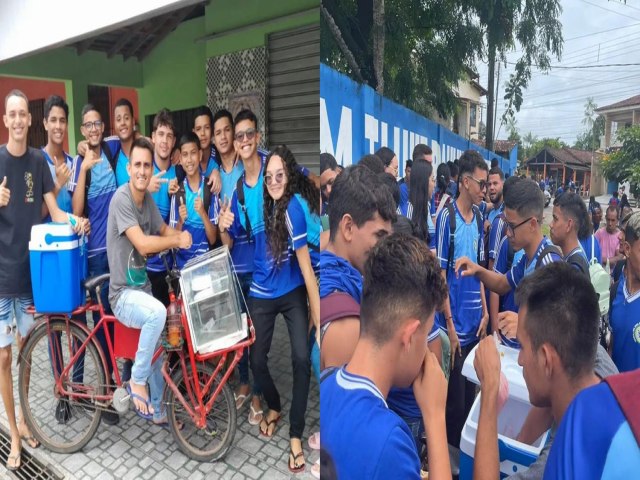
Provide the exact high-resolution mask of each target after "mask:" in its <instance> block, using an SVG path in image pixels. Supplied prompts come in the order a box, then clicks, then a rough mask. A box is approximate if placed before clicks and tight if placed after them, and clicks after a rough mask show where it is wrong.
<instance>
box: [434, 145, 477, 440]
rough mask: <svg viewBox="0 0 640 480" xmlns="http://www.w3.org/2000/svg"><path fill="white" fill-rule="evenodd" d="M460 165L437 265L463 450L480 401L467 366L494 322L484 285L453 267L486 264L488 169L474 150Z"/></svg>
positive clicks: (451, 423) (453, 428)
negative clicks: (460, 261)
mask: <svg viewBox="0 0 640 480" xmlns="http://www.w3.org/2000/svg"><path fill="white" fill-rule="evenodd" d="M459 166H460V173H459V178H460V190H459V195H458V198H457V200H456V201H455V202H453V203H452V204H451V205H450V206H447V207H446V208H443V209H442V210H441V211H440V214H439V215H438V218H437V220H436V248H437V253H438V260H439V262H440V267H441V268H442V276H443V278H445V279H446V282H447V285H448V287H449V298H448V300H449V301H448V302H445V305H444V317H445V319H446V324H445V322H444V321H443V320H442V317H441V316H439V325H438V326H439V327H440V328H441V329H442V330H445V331H446V332H447V334H448V336H449V339H450V341H451V354H452V356H453V357H454V358H453V359H452V366H453V367H452V370H451V375H450V377H449V393H448V399H447V438H448V439H449V443H450V444H451V445H452V446H454V447H458V446H459V445H460V433H461V432H462V427H463V426H464V420H465V419H466V418H467V415H468V414H469V411H470V410H471V406H472V405H473V400H474V398H475V385H474V384H473V383H471V382H469V381H468V380H466V379H465V377H464V376H463V375H462V365H463V363H464V360H465V358H466V357H467V355H468V354H469V352H470V351H471V350H472V349H473V347H474V346H475V345H476V344H477V342H478V339H479V338H481V336H483V333H482V332H485V334H486V326H487V323H488V321H489V314H488V311H487V306H486V302H485V295H484V288H483V286H482V283H481V282H480V281H479V280H478V279H476V278H472V277H466V278H465V277H457V276H456V275H455V272H454V268H453V267H454V262H455V261H456V259H457V258H460V257H465V256H466V257H470V258H473V259H474V261H475V262H482V261H483V260H484V248H483V243H484V242H483V233H484V229H483V222H482V214H481V213H480V211H479V209H478V207H477V206H476V205H479V204H480V203H481V202H482V200H483V198H484V192H485V191H486V188H487V176H488V170H489V169H488V167H487V164H486V162H485V161H484V159H483V158H482V157H481V156H480V154H479V153H478V152H476V151H475V150H467V151H466V152H464V153H463V154H462V156H461V157H460V163H459ZM450 210H452V211H453V215H455V219H453V220H452V219H451V218H450V215H451V213H450ZM453 222H455V231H451V225H452V223H453ZM452 237H453V242H452ZM451 243H453V245H451ZM452 248H453V250H452ZM456 353H457V355H456Z"/></svg>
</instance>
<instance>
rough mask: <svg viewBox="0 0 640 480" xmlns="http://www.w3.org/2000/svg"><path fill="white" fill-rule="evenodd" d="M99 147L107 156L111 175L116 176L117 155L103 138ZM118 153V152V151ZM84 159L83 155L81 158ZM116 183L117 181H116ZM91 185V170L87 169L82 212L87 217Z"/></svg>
mask: <svg viewBox="0 0 640 480" xmlns="http://www.w3.org/2000/svg"><path fill="white" fill-rule="evenodd" d="M100 149H101V150H102V151H103V152H104V156H105V157H107V161H108V162H109V165H111V170H112V171H113V177H114V178H115V176H116V163H117V161H118V160H117V156H114V155H113V153H112V152H111V149H110V148H109V145H108V144H107V142H105V141H104V140H103V141H101V142H100ZM118 153H120V152H118ZM82 159H83V160H84V157H83V158H82ZM116 185H117V182H116ZM90 186H91V170H87V176H86V180H85V184H84V213H83V214H82V215H83V216H84V217H85V218H89V187H90Z"/></svg>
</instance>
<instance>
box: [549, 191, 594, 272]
mask: <svg viewBox="0 0 640 480" xmlns="http://www.w3.org/2000/svg"><path fill="white" fill-rule="evenodd" d="M590 231H591V220H590V219H589V212H588V211H587V207H586V205H585V204H584V201H583V200H582V198H580V195H578V194H577V193H572V192H567V193H565V194H564V195H562V196H560V197H559V198H557V199H556V201H555V202H554V203H553V216H552V220H551V229H550V234H551V241H552V242H553V243H554V245H557V246H558V247H560V250H562V254H563V255H564V261H565V262H567V263H568V264H569V265H571V266H572V267H573V268H575V269H576V270H578V271H580V272H581V273H582V274H584V275H585V276H587V277H589V261H588V260H587V256H586V254H585V253H584V250H583V249H582V245H580V241H579V240H578V239H579V238H584V237H587V236H588V235H589V233H590Z"/></svg>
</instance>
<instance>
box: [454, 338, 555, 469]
mask: <svg viewBox="0 0 640 480" xmlns="http://www.w3.org/2000/svg"><path fill="white" fill-rule="evenodd" d="M477 348H478V347H477V346H476V347H475V348H474V349H473V350H472V351H471V352H470V353H469V355H468V356H467V358H466V360H465V362H464V365H463V366H462V374H463V375H464V376H465V377H467V378H468V379H469V380H470V381H472V382H474V383H478V384H479V383H480V382H479V380H478V376H477V374H476V370H475V368H473V360H474V359H475V354H476V349H477ZM498 352H499V353H500V363H501V369H502V373H504V376H505V377H506V378H507V381H508V382H509V398H508V399H507V401H506V403H505V404H504V407H502V410H501V411H500V413H499V414H498V452H499V455H500V478H505V477H507V476H509V475H513V474H514V473H518V472H523V471H525V470H527V469H528V468H529V466H530V465H531V464H532V463H533V462H535V461H536V459H537V458H538V456H539V455H540V452H541V451H542V449H543V448H544V446H545V444H546V442H547V439H548V437H549V432H548V431H547V432H545V433H544V434H542V436H541V437H540V438H538V439H537V440H536V441H535V442H534V443H533V445H527V444H524V443H522V442H519V441H517V440H516V437H517V436H518V434H519V433H520V429H521V428H522V425H523V424H524V421H525V419H526V418H527V415H528V413H529V410H531V404H530V403H529V391H528V390H527V385H526V383H525V381H524V377H523V375H522V367H521V366H520V365H518V353H519V350H517V349H515V348H510V347H507V346H505V345H500V346H499V347H498ZM480 395H481V394H480ZM480 395H478V396H477V397H476V399H475V402H473V406H472V407H471V411H470V412H469V417H468V418H467V421H466V422H465V424H464V428H463V429H462V435H461V437H460V480H471V479H473V458H474V453H475V447H476V435H477V433H478V420H479V419H480Z"/></svg>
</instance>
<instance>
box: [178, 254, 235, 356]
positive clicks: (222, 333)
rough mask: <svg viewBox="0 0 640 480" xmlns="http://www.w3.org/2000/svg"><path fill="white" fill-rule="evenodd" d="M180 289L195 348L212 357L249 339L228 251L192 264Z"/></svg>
mask: <svg viewBox="0 0 640 480" xmlns="http://www.w3.org/2000/svg"><path fill="white" fill-rule="evenodd" d="M180 275H181V277H180V288H181V291H182V299H183V303H184V308H185V309H186V315H187V320H188V324H189V332H190V334H191V340H192V342H193V348H194V350H195V351H196V352H198V353H210V352H213V351H216V350H221V349H224V348H228V347H231V346H232V345H234V344H236V343H238V342H239V341H240V340H243V339H244V338H246V337H247V317H246V315H245V314H243V313H242V309H241V302H243V301H244V300H243V298H242V291H241V290H240V286H239V285H238V281H237V278H236V275H235V272H234V269H233V264H232V263H231V256H230V255H229V249H228V248H227V247H220V248H217V249H215V250H213V251H211V252H207V253H205V254H204V255H201V256H199V257H196V258H194V259H192V260H191V261H189V262H188V263H187V264H186V265H185V266H184V267H183V268H182V270H181V272H180Z"/></svg>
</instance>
